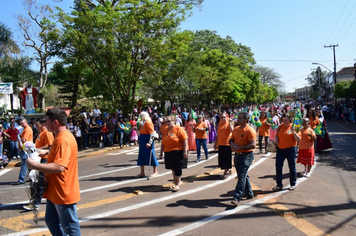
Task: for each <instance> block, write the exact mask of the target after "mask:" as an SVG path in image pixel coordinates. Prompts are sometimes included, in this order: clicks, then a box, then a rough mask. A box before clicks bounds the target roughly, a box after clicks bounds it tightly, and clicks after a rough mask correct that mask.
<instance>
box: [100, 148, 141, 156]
mask: <svg viewBox="0 0 356 236" xmlns="http://www.w3.org/2000/svg"><path fill="white" fill-rule="evenodd" d="M135 150H138V147H137V148H134V149H130V150H126V151H121V152H114V153H106V154H105V155H107V156H116V155H120V154H124V153H128V152H132V151H135Z"/></svg>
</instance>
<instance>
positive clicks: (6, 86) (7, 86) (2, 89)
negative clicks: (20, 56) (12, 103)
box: [0, 82, 13, 94]
mask: <svg viewBox="0 0 356 236" xmlns="http://www.w3.org/2000/svg"><path fill="white" fill-rule="evenodd" d="M12 93H13V90H12V83H6V82H0V94H12Z"/></svg>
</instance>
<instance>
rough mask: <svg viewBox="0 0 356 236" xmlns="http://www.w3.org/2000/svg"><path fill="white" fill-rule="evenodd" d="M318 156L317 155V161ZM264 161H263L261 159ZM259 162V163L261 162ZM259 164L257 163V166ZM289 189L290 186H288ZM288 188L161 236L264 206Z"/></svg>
mask: <svg viewBox="0 0 356 236" xmlns="http://www.w3.org/2000/svg"><path fill="white" fill-rule="evenodd" d="M317 158H318V157H317V155H315V159H317ZM260 160H262V159H260ZM260 160H259V161H260ZM257 163H258V162H256V164H257ZM316 165H317V162H315V165H313V166H312V169H311V172H310V173H313V171H314V169H315V168H316ZM306 180H307V178H300V179H297V183H296V186H298V185H299V184H301V183H302V182H304V181H306ZM288 188H289V186H288ZM288 188H286V189H284V190H283V191H280V192H275V193H272V194H270V195H268V196H266V197H263V198H260V199H257V200H254V201H252V202H249V203H247V204H244V205H240V206H238V207H236V208H234V209H231V210H226V211H222V212H219V213H217V214H215V215H212V216H210V217H207V218H204V219H202V220H199V221H197V222H194V223H192V224H189V225H186V226H183V227H181V228H179V229H175V230H172V231H169V232H166V233H164V234H160V235H159V236H174V235H179V234H183V233H186V232H188V231H191V230H193V229H196V228H199V227H201V226H203V225H205V224H208V223H210V222H213V221H215V220H218V219H221V218H223V217H225V216H229V215H232V214H234V213H237V212H239V211H243V210H245V209H247V208H250V207H253V206H255V205H258V204H263V203H264V202H265V201H268V200H270V199H272V198H275V197H278V196H280V195H282V194H285V193H286V192H288V191H289V190H288Z"/></svg>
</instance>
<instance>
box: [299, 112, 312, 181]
mask: <svg viewBox="0 0 356 236" xmlns="http://www.w3.org/2000/svg"><path fill="white" fill-rule="evenodd" d="M302 125H303V128H302V129H301V130H300V131H299V135H300V137H301V140H300V143H299V154H298V159H297V163H301V164H302V165H304V166H305V170H304V177H306V178H308V177H309V176H310V169H311V167H312V165H314V141H315V140H316V135H315V132H314V130H312V129H311V128H309V119H308V118H304V119H303V124H302Z"/></svg>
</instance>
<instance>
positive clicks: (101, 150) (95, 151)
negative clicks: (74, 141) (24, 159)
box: [7, 144, 138, 168]
mask: <svg viewBox="0 0 356 236" xmlns="http://www.w3.org/2000/svg"><path fill="white" fill-rule="evenodd" d="M128 147H131V146H128ZM128 147H124V148H123V149H126V148H128ZM137 147H138V146H137ZM117 149H120V146H119V144H114V146H111V147H103V148H88V149H84V150H81V151H78V158H83V157H89V156H94V155H99V154H102V153H106V152H110V151H113V150H117ZM20 164H21V160H20V159H14V160H12V161H11V162H10V163H9V164H8V165H7V168H8V167H20Z"/></svg>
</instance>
